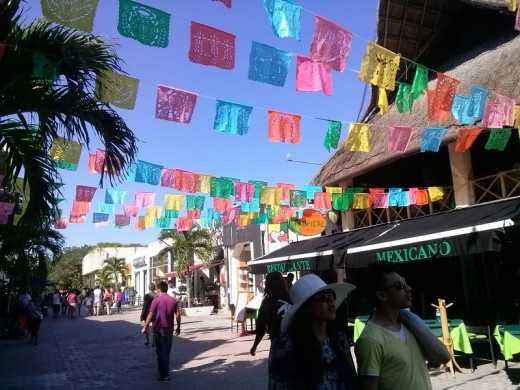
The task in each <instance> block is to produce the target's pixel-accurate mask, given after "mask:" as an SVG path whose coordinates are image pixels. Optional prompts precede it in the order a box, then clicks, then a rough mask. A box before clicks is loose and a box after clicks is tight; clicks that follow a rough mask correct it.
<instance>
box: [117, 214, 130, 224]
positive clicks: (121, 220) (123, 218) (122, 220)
mask: <svg viewBox="0 0 520 390" xmlns="http://www.w3.org/2000/svg"><path fill="white" fill-rule="evenodd" d="M115 224H116V226H128V225H130V217H129V216H127V215H122V214H116V222H115Z"/></svg>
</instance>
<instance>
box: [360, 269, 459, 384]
mask: <svg viewBox="0 0 520 390" xmlns="http://www.w3.org/2000/svg"><path fill="white" fill-rule="evenodd" d="M369 274H370V281H369V283H368V284H369V286H367V287H368V290H369V293H370V298H371V299H372V300H373V303H374V306H375V310H374V313H373V315H372V317H371V318H370V319H369V320H368V321H367V324H366V326H365V328H364V329H363V332H362V333H361V335H360V337H359V339H358V340H357V342H356V347H355V353H356V359H357V364H358V375H359V386H360V389H362V390H368V389H374V390H375V389H399V390H402V389H431V388H432V386H431V382H430V377H429V375H428V369H427V366H426V362H425V361H426V360H428V361H429V362H432V363H438V364H440V363H446V362H448V361H449V359H450V354H449V352H448V350H447V349H446V347H445V346H444V344H442V343H441V342H440V341H439V340H437V338H435V336H434V335H433V334H432V333H431V332H430V330H429V329H428V327H427V326H426V325H425V324H424V322H423V321H422V320H421V319H420V318H419V317H418V316H416V315H415V314H413V313H410V312H409V311H407V309H409V308H410V307H411V305H412V288H411V287H410V286H409V285H408V284H407V283H406V281H405V280H404V279H403V278H402V277H401V276H400V275H399V274H398V273H397V272H395V271H394V270H393V268H392V265H391V264H390V263H385V262H378V263H374V264H372V265H371V266H370V267H369Z"/></svg>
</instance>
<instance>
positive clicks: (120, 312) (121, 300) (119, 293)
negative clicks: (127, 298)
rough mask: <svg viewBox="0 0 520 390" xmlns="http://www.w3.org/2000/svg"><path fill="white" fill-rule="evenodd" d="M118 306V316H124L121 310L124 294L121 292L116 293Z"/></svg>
mask: <svg viewBox="0 0 520 390" xmlns="http://www.w3.org/2000/svg"><path fill="white" fill-rule="evenodd" d="M115 295H116V305H117V314H123V309H122V308H121V304H122V303H123V293H122V292H121V290H117V291H116V294H115Z"/></svg>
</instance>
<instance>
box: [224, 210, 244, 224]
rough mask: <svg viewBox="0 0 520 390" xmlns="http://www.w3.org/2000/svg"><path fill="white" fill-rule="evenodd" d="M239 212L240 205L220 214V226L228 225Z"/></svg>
mask: <svg viewBox="0 0 520 390" xmlns="http://www.w3.org/2000/svg"><path fill="white" fill-rule="evenodd" d="M239 214H240V207H234V208H232V209H231V210H228V211H226V212H224V213H223V214H222V217H221V221H222V226H226V225H229V224H230V223H231V222H233V220H235V219H236V218H237V216H238V215H239Z"/></svg>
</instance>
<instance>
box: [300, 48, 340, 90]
mask: <svg viewBox="0 0 520 390" xmlns="http://www.w3.org/2000/svg"><path fill="white" fill-rule="evenodd" d="M296 90H297V91H302V92H315V91H323V93H324V94H325V95H329V96H330V95H332V75H331V74H330V67H329V66H328V65H327V64H324V63H322V62H314V61H312V60H311V58H310V57H304V56H302V55H298V56H296Z"/></svg>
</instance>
